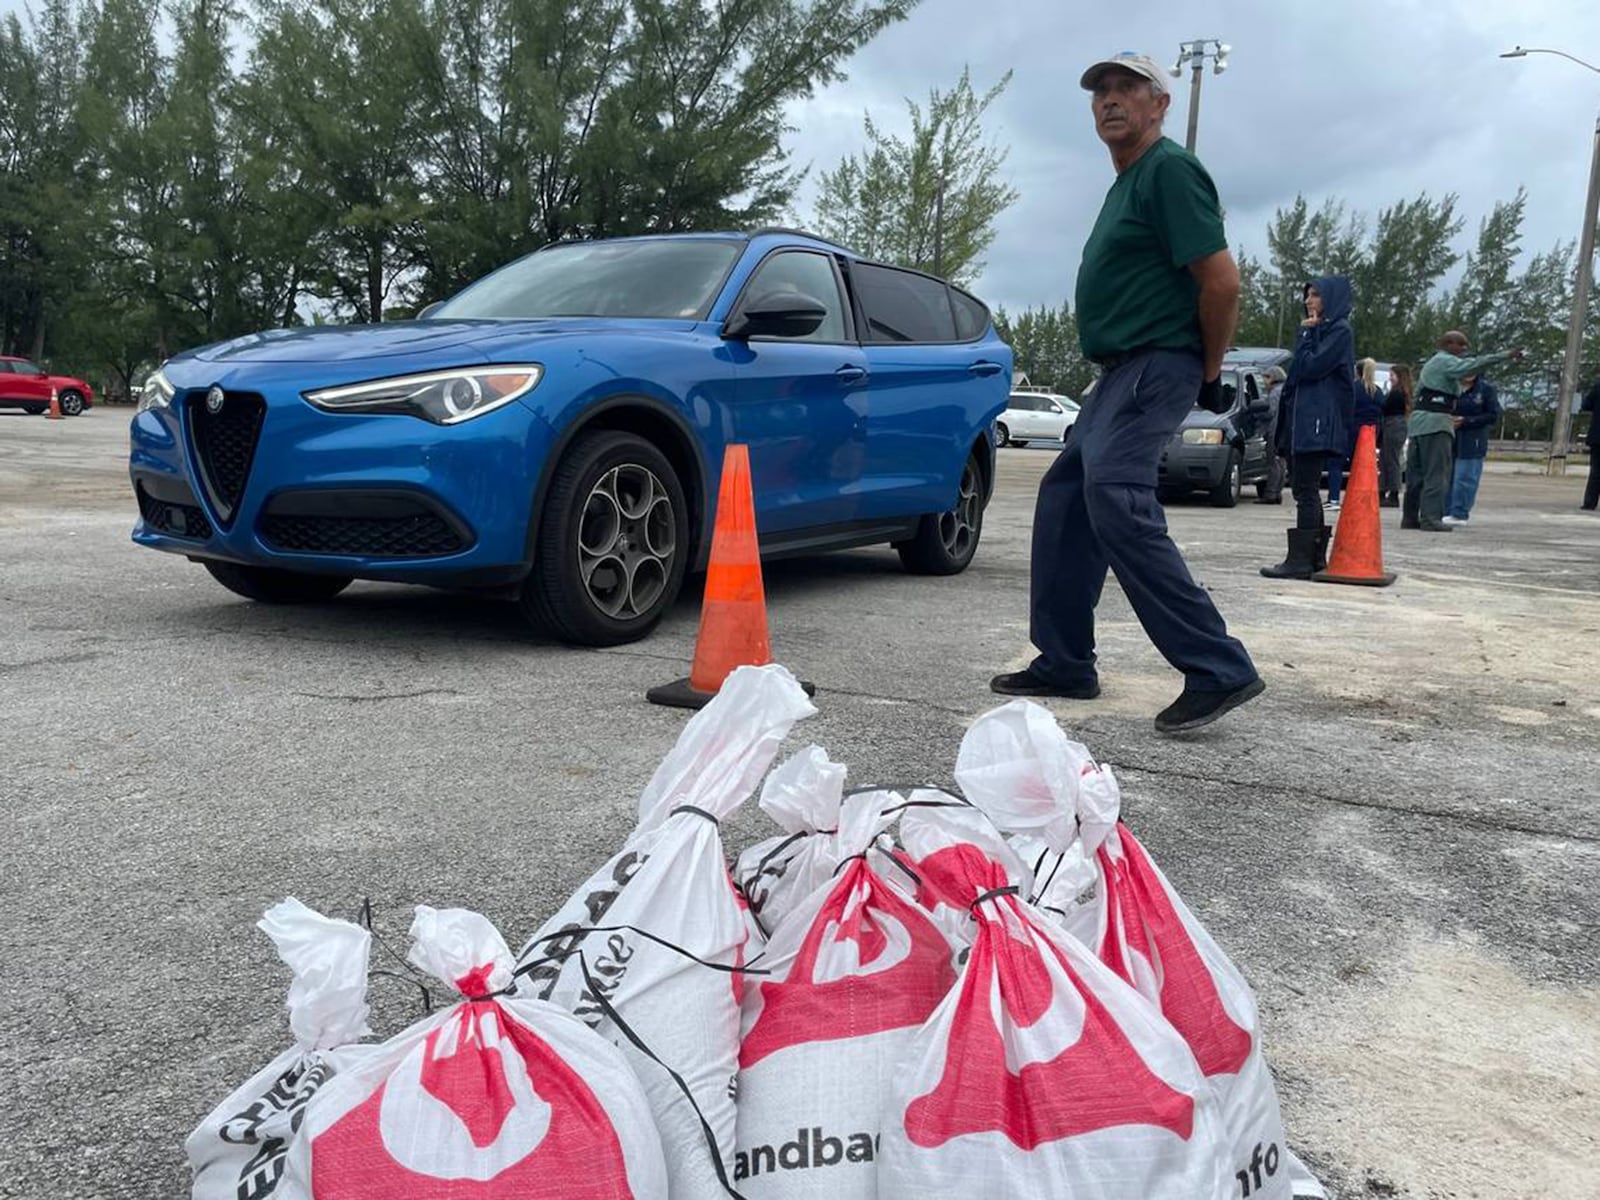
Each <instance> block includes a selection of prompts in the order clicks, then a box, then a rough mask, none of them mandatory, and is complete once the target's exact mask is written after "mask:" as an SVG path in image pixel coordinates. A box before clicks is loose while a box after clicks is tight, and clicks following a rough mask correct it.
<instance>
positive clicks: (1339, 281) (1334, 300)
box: [1309, 275, 1355, 325]
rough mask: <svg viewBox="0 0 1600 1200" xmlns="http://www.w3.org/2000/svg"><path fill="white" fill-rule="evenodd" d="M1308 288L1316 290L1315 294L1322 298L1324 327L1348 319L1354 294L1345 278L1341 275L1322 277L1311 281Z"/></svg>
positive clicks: (1352, 306)
mask: <svg viewBox="0 0 1600 1200" xmlns="http://www.w3.org/2000/svg"><path fill="white" fill-rule="evenodd" d="M1309 286H1310V287H1314V288H1316V289H1317V294H1318V295H1320V296H1321V297H1322V323H1323V324H1324V325H1332V324H1333V323H1334V322H1335V321H1348V320H1349V319H1350V310H1351V309H1352V308H1354V307H1355V293H1354V292H1353V291H1352V290H1351V288H1350V281H1349V280H1348V279H1347V278H1345V277H1344V276H1343V275H1324V276H1322V277H1321V278H1320V279H1313V280H1312V281H1311V283H1310V285H1309Z"/></svg>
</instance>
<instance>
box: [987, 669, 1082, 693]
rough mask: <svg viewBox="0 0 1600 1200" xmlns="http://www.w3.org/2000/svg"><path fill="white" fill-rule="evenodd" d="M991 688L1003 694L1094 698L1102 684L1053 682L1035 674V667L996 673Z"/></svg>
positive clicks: (990, 684) (992, 690)
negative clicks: (1006, 673) (1070, 684)
mask: <svg viewBox="0 0 1600 1200" xmlns="http://www.w3.org/2000/svg"><path fill="white" fill-rule="evenodd" d="M989 690H990V691H991V692H999V693H1000V694H1001V695H1002V696H1058V697H1060V698H1061V699H1063V700H1093V699H1094V698H1095V697H1096V696H1098V695H1099V694H1100V684H1099V683H1098V682H1094V681H1091V682H1089V683H1080V684H1078V685H1076V686H1074V687H1065V686H1063V685H1061V684H1059V683H1052V682H1051V681H1050V680H1048V679H1046V678H1045V677H1044V676H1043V675H1036V674H1034V671H1033V668H1032V667H1029V668H1028V669H1027V670H1026V671H1013V672H1011V673H1010V674H1009V675H996V676H995V677H994V678H993V679H991V680H989Z"/></svg>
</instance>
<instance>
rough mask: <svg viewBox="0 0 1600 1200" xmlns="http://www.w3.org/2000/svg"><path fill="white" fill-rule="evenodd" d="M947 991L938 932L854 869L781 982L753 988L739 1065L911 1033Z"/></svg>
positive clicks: (946, 956)
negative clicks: (755, 1010) (801, 1048)
mask: <svg viewBox="0 0 1600 1200" xmlns="http://www.w3.org/2000/svg"><path fill="white" fill-rule="evenodd" d="M954 983H955V970H954V968H953V967H952V966H951V965H950V945H949V943H948V942H946V941H945V938H944V935H943V934H942V933H940V932H939V929H938V927H937V926H935V925H934V924H933V922H932V921H930V920H929V919H928V918H927V917H926V916H924V915H923V914H922V913H921V912H920V911H918V910H917V909H916V908H915V907H914V906H912V905H910V904H907V903H906V902H905V901H904V900H903V899H901V898H900V896H899V895H898V894H897V893H896V892H895V891H894V889H893V888H891V887H889V886H888V885H886V884H885V883H883V882H882V881H881V880H879V879H878V878H877V877H876V876H875V875H874V874H873V873H872V871H871V869H870V868H868V867H867V865H866V863H865V862H864V861H860V860H857V861H856V862H854V863H852V864H851V865H850V866H849V867H848V868H847V869H846V871H845V873H844V875H843V876H842V877H841V878H840V880H839V882H838V884H837V885H836V886H835V887H834V889H833V891H832V892H830V893H829V894H828V898H827V900H826V901H824V902H823V905H822V908H821V909H820V910H819V911H818V913H817V915H816V917H815V918H814V919H813V920H812V922H811V928H810V929H809V930H807V931H806V938H805V941H804V942H803V943H801V946H800V951H799V953H798V954H797V955H796V956H795V960H794V965H793V966H792V967H791V968H790V970H789V977H788V979H786V980H782V981H775V982H764V983H762V984H761V985H760V991H761V1012H760V1014H759V1015H758V1016H757V1017H756V1021H755V1024H754V1025H753V1026H752V1027H751V1029H750V1033H749V1036H747V1037H746V1038H745V1039H744V1043H743V1045H741V1046H740V1048H739V1065H740V1066H741V1067H750V1066H754V1065H755V1064H756V1063H758V1062H760V1061H761V1060H762V1059H763V1058H766V1057H767V1055H769V1054H772V1053H774V1052H776V1051H778V1050H782V1049H784V1048H785V1047H786V1046H798V1045H803V1044H805V1043H808V1042H827V1041H836V1040H839V1039H842V1038H854V1037H864V1036H866V1035H868V1034H873V1033H883V1032H885V1031H887V1030H890V1029H904V1028H906V1027H908V1026H913V1025H920V1024H922V1022H923V1021H925V1020H927V1018H928V1014H929V1013H931V1012H932V1011H933V1010H934V1009H935V1008H936V1007H937V1006H938V1004H939V1001H941V1000H943V999H944V997H945V995H946V993H948V992H949V990H950V988H951V986H952V985H953V984H954Z"/></svg>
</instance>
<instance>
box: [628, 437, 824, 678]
mask: <svg viewBox="0 0 1600 1200" xmlns="http://www.w3.org/2000/svg"><path fill="white" fill-rule="evenodd" d="M771 661H772V646H771V640H770V638H769V636H768V633H767V594H766V589H765V588H763V587H762V585H761V549H760V546H759V545H758V544H757V542H756V503H755V496H754V494H753V492H752V490H751V486H750V450H749V447H747V446H739V445H730V446H729V447H728V448H727V450H726V452H725V453H724V454H723V457H722V488H721V491H720V494H719V495H718V496H717V515H716V525H715V527H714V529H713V531H712V534H711V562H710V565H709V566H708V567H707V568H706V591H705V600H704V601H703V603H702V605H701V609H700V633H699V636H698V637H696V639H695V645H694V666H693V667H692V668H691V669H690V671H689V677H688V678H687V679H679V680H677V681H676V682H673V683H668V684H664V685H663V686H661V687H656V688H651V689H650V690H649V691H648V692H647V693H645V695H646V698H647V699H649V701H650V702H651V703H652V704H668V705H671V706H672V707H674V708H701V707H703V706H704V705H705V704H706V703H707V702H708V701H709V700H710V699H711V697H713V696H715V695H716V694H717V691H718V689H719V688H721V687H722V681H723V680H724V679H726V678H727V677H728V676H729V675H730V674H731V673H732V672H733V669H734V668H735V667H744V666H750V667H761V666H765V665H766V664H767V663H769V662H771ZM800 686H802V687H803V688H805V690H806V695H808V696H810V695H814V694H815V693H816V689H815V688H814V687H812V686H811V685H810V684H809V683H805V684H801V685H800Z"/></svg>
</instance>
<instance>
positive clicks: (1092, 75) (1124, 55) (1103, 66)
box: [1078, 50, 1167, 96]
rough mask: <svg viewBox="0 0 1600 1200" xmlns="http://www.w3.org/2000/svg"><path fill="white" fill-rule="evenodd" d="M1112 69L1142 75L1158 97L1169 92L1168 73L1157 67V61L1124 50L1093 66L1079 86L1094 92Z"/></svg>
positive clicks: (1085, 73) (1146, 55) (1144, 55)
mask: <svg viewBox="0 0 1600 1200" xmlns="http://www.w3.org/2000/svg"><path fill="white" fill-rule="evenodd" d="M1112 67H1121V68H1122V69H1123V70H1124V71H1132V72H1133V73H1134V74H1135V75H1142V76H1144V77H1145V78H1146V79H1148V80H1149V81H1150V86H1151V88H1152V89H1154V91H1155V93H1156V95H1158V96H1160V95H1164V94H1165V93H1166V90H1167V73H1166V71H1164V70H1163V69H1162V68H1161V67H1159V66H1157V65H1156V60H1155V59H1153V58H1151V57H1150V56H1149V55H1148V54H1135V53H1134V52H1133V51H1132V50H1124V51H1122V52H1121V53H1120V54H1113V55H1112V56H1111V57H1110V58H1102V59H1101V60H1100V61H1099V62H1097V63H1094V64H1092V65H1091V66H1090V67H1089V69H1088V70H1087V71H1085V72H1084V73H1083V78H1082V79H1080V80H1078V83H1079V85H1080V86H1081V87H1082V88H1083V90H1084V91H1086V92H1092V91H1094V89H1095V85H1096V84H1097V83H1099V82H1100V76H1102V75H1104V74H1105V73H1106V72H1107V71H1109V70H1110V69H1111V68H1112Z"/></svg>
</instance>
